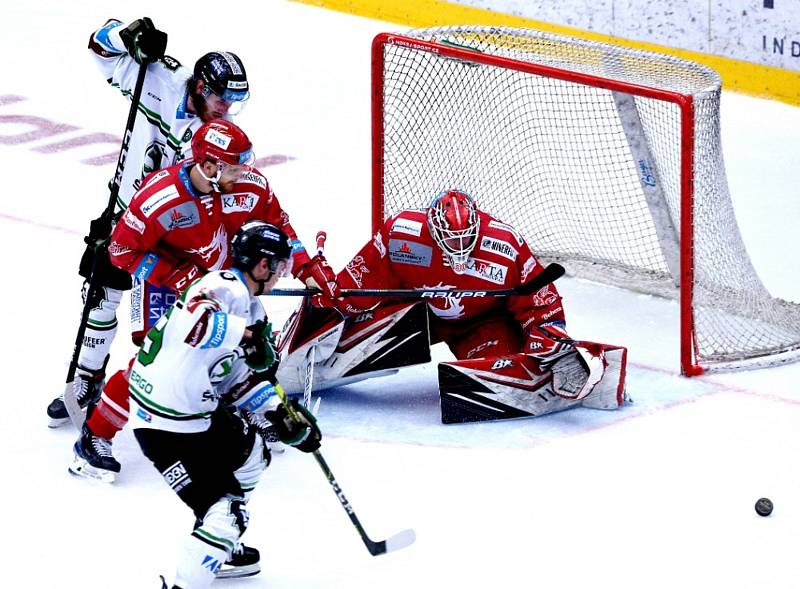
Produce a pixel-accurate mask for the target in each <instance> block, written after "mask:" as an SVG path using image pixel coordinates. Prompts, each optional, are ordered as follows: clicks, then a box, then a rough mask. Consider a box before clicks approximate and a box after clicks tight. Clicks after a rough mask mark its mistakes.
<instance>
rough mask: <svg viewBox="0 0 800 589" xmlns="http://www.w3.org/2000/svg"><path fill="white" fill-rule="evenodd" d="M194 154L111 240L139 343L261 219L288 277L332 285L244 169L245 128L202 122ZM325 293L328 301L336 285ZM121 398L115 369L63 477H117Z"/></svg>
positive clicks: (144, 191) (167, 174)
mask: <svg viewBox="0 0 800 589" xmlns="http://www.w3.org/2000/svg"><path fill="white" fill-rule="evenodd" d="M192 152H193V157H194V159H193V160H190V161H186V162H184V163H181V164H178V165H176V166H171V167H168V168H165V169H163V170H161V171H159V172H156V173H154V174H151V175H150V176H148V177H147V178H145V182H144V185H143V186H142V188H141V190H139V192H137V193H136V195H135V196H134V197H133V199H132V200H131V203H130V206H129V207H128V209H127V210H126V211H125V213H124V214H123V215H122V217H121V219H120V221H119V223H117V225H116V227H115V228H114V231H113V233H112V236H111V243H110V245H109V248H108V251H109V255H110V258H111V262H112V263H113V264H114V265H116V266H117V267H119V268H120V269H122V270H124V271H126V272H129V273H130V274H132V275H133V280H134V287H133V296H132V301H133V302H132V306H133V309H132V316H133V317H134V318H138V319H139V321H138V323H139V327H138V329H137V328H136V327H134V333H133V336H134V342H135V343H137V344H140V343H141V339H142V337H143V335H144V333H145V332H146V331H147V329H149V328H150V327H152V325H153V324H154V323H155V322H156V321H157V320H158V319H159V318H160V317H161V315H162V314H163V313H164V311H165V310H166V309H167V308H168V307H169V306H170V305H171V304H172V303H174V301H175V298H176V294H179V293H180V292H182V291H183V290H184V289H185V288H187V287H188V286H189V285H190V284H191V283H192V282H193V281H194V280H196V279H197V278H199V277H201V276H203V275H204V274H206V273H207V272H209V271H213V270H221V269H226V268H228V267H229V266H230V264H231V256H230V240H231V238H232V237H233V235H234V234H235V233H236V231H237V229H239V227H241V226H242V225H243V224H244V223H246V222H248V221H250V220H261V221H266V222H268V223H271V224H273V225H275V226H277V227H279V228H280V229H281V230H282V231H283V232H285V233H286V234H287V235H288V237H289V240H290V244H291V248H292V262H293V263H292V268H293V270H292V272H293V275H294V276H296V277H297V278H299V279H301V280H303V281H304V282H306V283H308V284H312V285H318V286H323V287H325V286H328V285H335V275H334V273H333V270H332V269H331V268H330V266H328V265H327V263H326V262H325V261H324V259H323V258H321V257H320V256H315V257H314V258H313V259H310V258H309V256H308V254H307V253H306V250H305V248H304V247H303V245H302V243H301V242H300V241H299V240H298V239H297V235H296V233H295V231H294V229H293V228H292V226H291V224H290V222H289V217H288V215H287V214H286V212H285V211H284V210H283V209H282V208H281V206H280V204H279V202H278V199H277V198H276V197H275V195H274V194H273V192H272V190H271V189H270V187H269V184H268V183H267V180H266V178H264V176H263V175H261V173H260V172H259V171H258V170H256V169H255V168H253V167H252V163H253V151H252V145H251V143H250V140H249V139H248V137H247V135H246V134H245V133H244V131H242V130H241V129H240V128H239V127H237V126H236V125H234V124H233V123H231V122H229V121H225V120H215V121H210V122H208V123H205V124H204V125H203V126H202V127H200V129H198V131H197V133H196V134H195V136H194V139H193V140H192ZM326 292H328V293H329V294H330V295H331V296H335V295H336V290H335V288H333V289H330V290H327V291H326ZM142 293H144V294H142ZM154 302H155V303H158V304H157V305H154ZM127 391H128V383H127V374H126V372H124V371H118V372H117V373H115V374H114V375H112V377H111V378H110V379H109V381H108V383H106V385H105V387H104V388H103V392H102V395H101V397H100V401H99V402H98V404H97V406H96V407H94V409H93V411H91V412H90V415H89V417H88V419H87V421H86V424H85V425H84V428H83V431H82V433H81V437H80V438H79V439H78V441H77V442H76V444H75V462H74V463H73V465H72V466H71V467H70V471H71V472H73V473H75V474H82V475H87V476H92V475H93V474H101V475H107V474H109V473H115V472H119V470H120V465H119V462H117V461H116V460H115V459H114V458H113V456H112V454H111V439H112V438H113V437H114V435H115V434H116V432H117V431H119V430H120V429H122V427H124V425H125V423H126V422H127V420H128V411H129V409H128V393H127ZM98 470H99V471H101V472H99V473H98V472H97V471H98Z"/></svg>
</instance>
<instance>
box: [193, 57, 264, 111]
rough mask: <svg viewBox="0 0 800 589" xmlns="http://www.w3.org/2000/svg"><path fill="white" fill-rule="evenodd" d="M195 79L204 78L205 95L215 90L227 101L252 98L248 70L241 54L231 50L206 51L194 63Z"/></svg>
mask: <svg viewBox="0 0 800 589" xmlns="http://www.w3.org/2000/svg"><path fill="white" fill-rule="evenodd" d="M192 80H193V81H197V80H203V82H204V84H205V88H204V90H203V92H204V95H205V96H204V97H205V98H207V97H208V92H213V93H214V94H216V95H217V96H219V97H220V98H221V99H222V100H225V101H226V102H244V101H245V100H247V99H248V98H250V85H249V84H248V82H247V72H245V69H244V64H243V63H242V60H241V59H239V56H238V55H236V54H235V53H231V52H230V51H212V52H211V53H206V54H205V55H204V56H203V57H201V58H200V59H198V60H197V63H195V64H194V76H193V77H192Z"/></svg>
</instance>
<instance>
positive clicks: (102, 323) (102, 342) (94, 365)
mask: <svg viewBox="0 0 800 589" xmlns="http://www.w3.org/2000/svg"><path fill="white" fill-rule="evenodd" d="M120 300H122V291H121V290H116V289H114V288H103V289H101V290H100V292H99V296H98V297H97V300H96V301H94V302H93V304H92V309H91V310H90V311H89V318H88V319H87V321H86V333H85V334H84V336H83V345H82V346H81V351H80V355H79V356H78V364H80V365H81V366H83V367H84V368H86V369H88V370H101V369H102V368H103V364H104V363H105V360H106V356H108V351H109V349H110V348H111V342H113V341H114V336H116V334H117V307H119V303H120Z"/></svg>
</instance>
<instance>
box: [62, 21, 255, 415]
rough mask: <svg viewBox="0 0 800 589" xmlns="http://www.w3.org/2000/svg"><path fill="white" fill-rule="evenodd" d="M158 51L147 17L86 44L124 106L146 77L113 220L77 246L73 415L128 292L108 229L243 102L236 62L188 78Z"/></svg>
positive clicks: (94, 389)
mask: <svg viewBox="0 0 800 589" xmlns="http://www.w3.org/2000/svg"><path fill="white" fill-rule="evenodd" d="M166 45H167V35H166V33H164V32H162V31H160V30H158V29H157V28H156V27H155V26H154V25H153V22H152V21H151V20H150V19H149V18H147V17H145V18H140V19H137V20H135V21H133V22H131V23H129V24H127V25H126V24H123V23H122V22H120V21H118V20H116V19H111V20H109V21H107V22H106V23H105V24H104V25H103V26H102V27H100V28H99V29H98V30H96V31H94V32H93V33H92V34H91V36H90V37H89V47H88V48H89V55H90V56H91V57H92V59H93V61H94V62H95V63H96V65H97V66H98V69H99V70H100V72H101V74H102V76H103V79H105V80H107V81H108V83H109V84H110V85H111V86H113V87H115V88H118V89H119V90H120V91H121V92H122V94H123V96H126V97H127V98H128V99H130V98H131V95H132V94H133V89H134V87H135V85H136V79H137V74H138V71H139V67H140V64H141V63H147V66H146V67H147V74H146V76H145V79H144V87H143V92H142V94H141V98H140V100H139V104H138V112H137V115H136V121H135V125H134V127H133V130H132V132H131V134H130V137H128V138H127V141H128V148H127V152H126V155H125V161H124V168H123V169H122V171H121V174H120V177H119V179H118V180H119V192H118V194H117V203H116V204H117V208H116V210H115V211H113V213H114V214H113V215H111V216H108V215H106V212H104V213H103V214H102V215H101V216H100V217H98V218H97V219H95V220H94V221H92V222H91V225H90V229H89V235H88V236H87V237H86V239H85V241H86V243H87V245H88V247H87V248H86V250H85V252H84V254H83V257H82V258H81V262H80V268H79V274H80V275H81V276H82V277H83V278H84V279H86V282H85V283H84V287H86V284H88V280H89V279H90V277H91V274H92V268H93V266H94V274H95V278H94V281H95V284H96V285H97V286H99V287H100V288H96V289H95V291H94V292H95V297H94V300H92V301H90V305H91V309H90V311H89V317H88V321H87V325H86V334H85V338H84V342H83V345H82V346H81V349H80V352H79V356H78V359H77V369H76V372H75V379H74V381H73V383H72V388H73V390H74V392H75V397H76V400H77V401H78V402H79V403H80V406H81V407H86V406H87V405H88V404H89V403H90V402H92V401H93V400H96V398H97V396H98V395H99V394H100V389H101V388H102V381H103V379H104V378H105V366H106V363H107V361H108V354H109V350H110V348H111V343H112V342H113V340H114V337H115V335H116V332H117V315H116V311H117V308H118V307H119V304H120V301H121V300H122V293H123V292H124V291H126V290H130V288H131V278H130V275H129V274H128V273H127V272H124V271H122V270H119V269H118V268H116V267H115V266H113V265H112V264H111V263H110V262H109V259H108V253H107V252H106V250H105V245H106V244H107V239H108V236H109V235H110V234H111V228H112V226H113V223H114V221H115V220H116V218H118V216H119V215H120V214H121V213H122V212H123V211H124V210H125V209H126V208H127V206H128V203H129V202H130V200H131V198H132V196H133V194H134V193H135V192H136V191H137V190H138V189H139V188H140V186H141V182H142V179H143V178H144V177H145V176H146V175H147V174H149V173H150V172H153V171H156V170H159V169H161V168H164V167H166V166H170V165H174V164H176V163H177V162H178V161H180V160H182V159H184V158H185V157H188V156H189V155H190V153H191V149H190V144H191V139H192V136H193V134H194V133H195V132H196V131H197V129H198V127H200V125H201V124H202V123H203V122H204V121H209V120H211V119H215V118H220V117H226V116H228V115H232V114H234V113H235V112H238V111H239V110H241V108H242V107H243V105H244V104H245V103H246V101H247V100H248V98H249V96H250V89H249V83H248V80H247V74H246V72H245V69H244V65H243V64H242V61H241V60H240V59H239V57H238V56H237V55H235V54H233V53H230V52H227V51H213V52H210V53H207V54H205V55H204V56H202V57H201V58H200V59H198V60H197V62H196V63H195V65H194V68H193V69H191V70H190V69H188V68H186V67H183V66H182V65H181V64H180V62H178V61H177V60H176V59H174V58H173V57H170V56H168V55H165V54H164V52H165V50H166ZM95 259H96V265H94V264H95ZM85 290H86V289H85ZM84 296H85V293H84ZM47 415H48V417H49V425H50V427H58V426H59V425H61V424H63V423H65V422H66V421H67V419H68V415H67V409H66V407H65V405H64V401H63V398H62V397H61V396H59V397H57V398H55V399H53V401H51V402H50V404H49V405H48V407H47Z"/></svg>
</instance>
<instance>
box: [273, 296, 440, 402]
mask: <svg viewBox="0 0 800 589" xmlns="http://www.w3.org/2000/svg"><path fill="white" fill-rule="evenodd" d="M295 321H296V319H295V315H293V316H292V318H290V319H289V321H288V322H287V324H286V326H284V329H283V330H282V333H284V334H285V335H282V336H281V340H280V341H279V344H278V345H279V347H280V349H281V356H282V358H281V364H280V367H279V368H278V373H277V377H278V380H280V382H281V384H282V385H283V387H284V389H286V391H287V392H289V393H290V394H295V393H300V392H302V391H303V381H304V377H305V366H306V365H305V360H306V354H307V353H308V350H309V347H310V346H312V345H314V346H316V354H315V355H316V360H315V363H314V374H313V380H314V382H313V385H312V386H313V389H314V390H323V389H327V388H332V387H336V386H341V385H344V384H348V383H352V382H357V381H361V380H365V379H368V378H373V377H377V376H383V375H386V374H393V373H395V372H397V370H398V369H399V368H402V367H405V366H411V365H414V364H422V363H426V362H430V359H431V356H430V329H429V326H428V311H427V305H426V304H425V303H423V302H417V303H400V304H392V305H386V306H378V307H377V308H375V309H373V310H371V311H366V312H364V313H361V314H360V315H357V316H355V317H353V318H352V319H349V320H348V321H347V322H344V323H343V322H341V321H338V322H336V321H333V322H331V321H328V322H326V323H323V324H322V325H321V326H320V327H319V328H318V329H315V330H312V329H308V328H306V327H304V326H302V325H300V326H296V325H295V324H294V322H295ZM295 334H297V335H295ZM303 334H309V335H306V336H303ZM301 338H305V339H301ZM331 343H333V346H331Z"/></svg>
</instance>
